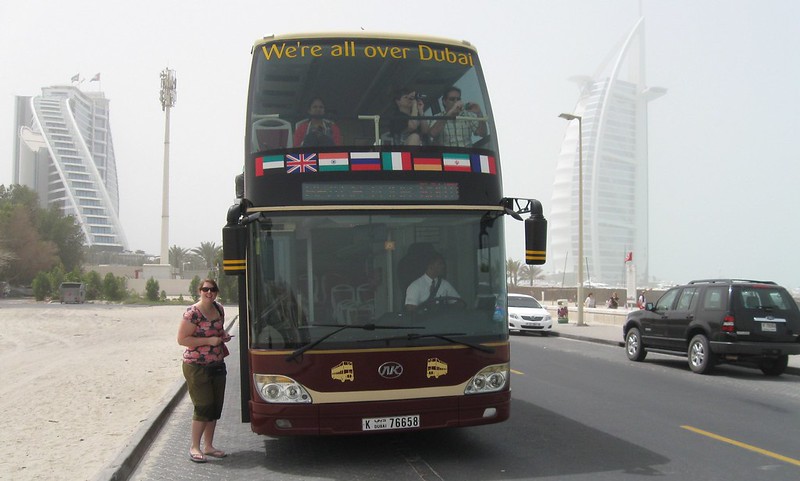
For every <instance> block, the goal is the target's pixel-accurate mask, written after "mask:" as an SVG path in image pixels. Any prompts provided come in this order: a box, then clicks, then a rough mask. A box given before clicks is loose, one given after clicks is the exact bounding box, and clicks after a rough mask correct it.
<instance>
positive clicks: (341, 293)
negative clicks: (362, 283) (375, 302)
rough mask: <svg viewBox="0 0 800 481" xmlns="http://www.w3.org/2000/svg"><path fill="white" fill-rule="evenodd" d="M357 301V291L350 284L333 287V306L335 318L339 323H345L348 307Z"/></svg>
mask: <svg viewBox="0 0 800 481" xmlns="http://www.w3.org/2000/svg"><path fill="white" fill-rule="evenodd" d="M355 302H356V291H355V289H353V286H351V285H348V284H337V285H335V286H333V287H332V288H331V307H332V308H333V318H334V320H335V321H336V322H337V323H338V324H343V323H344V321H345V314H346V313H347V309H349V308H351V307H353V306H354V305H355Z"/></svg>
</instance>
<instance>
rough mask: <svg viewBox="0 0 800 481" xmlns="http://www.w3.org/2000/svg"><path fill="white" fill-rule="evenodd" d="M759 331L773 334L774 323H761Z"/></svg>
mask: <svg viewBox="0 0 800 481" xmlns="http://www.w3.org/2000/svg"><path fill="white" fill-rule="evenodd" d="M761 331H762V332H775V323H774V322H762V323H761Z"/></svg>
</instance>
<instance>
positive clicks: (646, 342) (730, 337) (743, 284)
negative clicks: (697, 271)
mask: <svg viewBox="0 0 800 481" xmlns="http://www.w3.org/2000/svg"><path fill="white" fill-rule="evenodd" d="M623 332H624V339H625V352H626V353H627V355H628V359H630V360H632V361H642V360H644V358H645V356H646V355H647V351H653V352H660V353H665V354H678V355H683V356H688V358H689V367H690V368H691V369H692V371H694V372H696V373H699V374H705V373H708V372H709V371H710V370H711V369H712V368H713V367H714V365H715V364H717V363H719V362H743V363H749V364H755V365H756V366H757V367H758V368H760V369H761V371H762V372H763V373H764V374H766V375H767V376H778V375H780V374H782V373H783V372H784V371H785V370H786V366H787V364H788V362H789V355H790V354H800V337H798V336H799V335H800V310H798V308H797V304H796V303H795V301H794V299H793V298H792V296H791V295H789V293H788V292H787V291H786V289H784V288H783V287H780V286H779V285H777V284H775V283H774V282H768V281H753V280H743V279H707V280H698V281H692V282H690V283H689V284H687V285H685V286H679V287H674V288H672V289H670V290H668V291H667V292H665V293H664V295H663V296H661V298H660V299H658V301H657V302H656V303H655V305H653V304H651V303H647V306H646V308H645V309H643V310H639V311H634V312H631V313H630V314H628V317H627V319H626V320H625V326H623Z"/></svg>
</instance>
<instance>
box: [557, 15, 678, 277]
mask: <svg viewBox="0 0 800 481" xmlns="http://www.w3.org/2000/svg"><path fill="white" fill-rule="evenodd" d="M573 80H575V81H576V82H577V83H578V87H579V90H580V96H579V99H578V102H577V104H576V105H575V109H574V110H573V112H572V113H573V114H574V115H576V116H580V117H582V131H583V132H582V134H583V135H582V137H583V224H584V226H583V227H584V228H583V231H584V239H583V242H584V259H582V260H580V261H582V262H583V263H584V275H585V276H586V278H585V279H584V282H591V283H602V284H608V285H612V286H623V285H624V284H625V280H626V267H627V268H629V267H630V265H631V264H630V262H631V261H629V263H628V265H627V266H626V258H628V257H629V255H632V262H633V265H635V266H636V268H635V272H636V273H637V275H636V277H637V283H639V285H643V284H644V283H646V282H647V278H648V267H647V266H648V225H647V213H648V194H647V182H648V174H647V162H648V160H647V103H648V102H649V101H650V100H652V99H654V98H656V97H658V96H661V95H663V94H664V93H665V92H666V90H665V89H663V88H648V87H647V86H646V85H645V75H644V19H643V18H642V19H640V20H639V21H638V22H637V23H636V25H635V26H634V28H633V30H632V31H631V32H630V34H629V35H628V36H627V37H626V38H625V39H624V40H623V41H622V43H621V45H619V46H618V47H617V48H615V49H614V50H613V52H612V54H611V56H609V58H608V59H606V61H604V62H603V64H602V65H601V66H600V69H599V70H598V72H597V73H596V74H595V75H594V76H592V77H579V78H575V79H573ZM578 130H579V123H578V122H577V121H572V122H570V123H569V125H568V127H567V131H566V134H565V136H564V142H563V144H562V148H561V152H560V153H559V157H558V164H557V167H556V173H555V181H554V185H553V198H552V203H551V209H552V210H551V213H550V223H551V224H550V226H551V227H550V247H549V249H548V257H549V258H550V261H551V263H550V265H551V266H552V267H553V268H554V269H555V270H557V271H559V272H561V271H562V270H563V272H562V274H565V275H564V277H565V278H566V277H567V276H568V278H569V279H570V281H576V278H577V274H576V273H577V272H578V262H579V259H578V185H579V182H578V180H579V179H578V177H579V170H578V166H579V164H578V162H579V142H578Z"/></svg>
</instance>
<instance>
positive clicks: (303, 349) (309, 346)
mask: <svg viewBox="0 0 800 481" xmlns="http://www.w3.org/2000/svg"><path fill="white" fill-rule="evenodd" d="M313 327H338V328H339V329H336V330H335V331H331V332H329V333H328V334H325V335H324V336H322V337H320V338H319V339H317V340H316V341H314V342H312V343H309V344H306V345H305V346H303V347H301V348H299V349H296V350H295V351H294V352H292V353H291V354H289V355H288V356H286V362H289V361H293V360H294V359H295V358H297V357H298V356H300V355H301V354H303V353H304V352H306V351H308V350H309V349H313V348H315V347H316V346H318V345H320V344H322V343H323V342H325V340H327V339H328V338H331V337H333V336H335V335H336V334H338V333H340V332H342V331H344V330H345V329H363V330H365V331H374V330H376V329H420V327H419V326H378V325H375V324H356V325H350V324H348V325H345V326H342V325H341V324H315V325H314V326H313Z"/></svg>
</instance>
